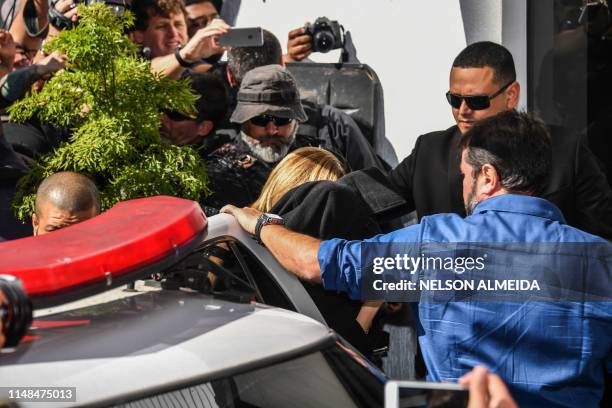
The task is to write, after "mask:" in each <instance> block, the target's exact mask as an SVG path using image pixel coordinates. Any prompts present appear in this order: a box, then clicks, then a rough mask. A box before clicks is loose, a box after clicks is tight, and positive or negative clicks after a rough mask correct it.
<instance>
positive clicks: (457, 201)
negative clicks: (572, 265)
mask: <svg viewBox="0 0 612 408" xmlns="http://www.w3.org/2000/svg"><path fill="white" fill-rule="evenodd" d="M549 130H550V132H551V138H552V150H553V152H552V157H553V158H552V171H551V177H550V179H549V181H548V184H547V186H546V188H545V190H544V193H543V194H541V196H542V197H543V198H546V199H548V200H550V201H552V202H553V203H555V204H556V205H557V206H558V207H559V208H560V209H561V211H562V212H563V215H564V216H565V219H566V221H567V223H568V224H569V225H572V226H574V227H576V228H580V229H581V230H584V231H587V232H590V233H592V234H596V235H599V236H601V237H604V238H606V239H608V240H612V192H611V191H610V187H609V185H608V182H607V179H606V176H605V175H604V174H603V173H602V171H601V169H600V167H599V165H598V164H597V161H596V159H595V157H594V155H593V153H592V152H591V151H590V150H589V149H588V148H587V147H586V145H585V143H584V141H583V139H581V138H579V137H576V136H575V135H572V134H569V133H568V132H565V131H563V129H561V128H550V129H549ZM460 139H461V134H460V132H459V130H458V129H457V126H453V127H451V128H449V129H447V130H444V131H440V132H432V133H428V134H425V135H422V136H419V138H418V139H417V141H416V144H415V147H414V150H413V151H412V153H411V154H410V156H408V157H406V158H405V159H404V160H403V161H402V162H401V163H400V164H399V165H398V166H397V167H396V168H395V169H393V170H392V171H391V172H390V173H389V181H390V182H391V185H392V186H393V188H394V189H395V190H396V192H397V193H398V194H400V195H401V196H402V197H403V198H404V199H405V200H406V208H405V209H406V210H408V211H412V210H416V212H417V215H418V217H419V219H420V218H422V217H424V216H426V215H431V214H437V213H457V214H460V215H462V216H465V208H464V205H463V195H462V179H461V173H460V171H459V162H460V156H459V141H460Z"/></svg>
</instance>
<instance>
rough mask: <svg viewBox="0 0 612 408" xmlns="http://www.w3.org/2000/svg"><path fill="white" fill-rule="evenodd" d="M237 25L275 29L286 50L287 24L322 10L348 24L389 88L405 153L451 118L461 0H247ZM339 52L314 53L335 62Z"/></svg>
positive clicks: (389, 107)
mask: <svg viewBox="0 0 612 408" xmlns="http://www.w3.org/2000/svg"><path fill="white" fill-rule="evenodd" d="M241 3H242V4H241V8H240V12H239V14H238V18H237V20H236V26H237V27H252V26H261V27H263V28H265V29H268V30H270V31H272V32H273V33H274V34H276V36H277V37H278V38H279V40H280V41H281V44H282V45H283V49H284V51H286V49H285V47H286V42H287V32H288V31H289V30H290V29H293V28H296V27H300V26H302V25H303V24H304V23H305V22H306V21H314V19H316V18H317V17H319V16H327V17H329V18H331V19H334V20H338V21H339V22H340V23H341V24H342V25H344V28H345V29H346V30H350V31H351V33H352V36H353V42H354V44H355V46H356V48H357V51H358V54H357V56H358V58H359V59H360V61H361V62H362V63H366V64H368V65H370V66H371V67H372V68H373V69H374V70H375V71H376V73H377V74H378V76H379V78H380V80H381V82H382V85H383V90H384V94H385V115H386V130H387V132H386V133H387V138H388V139H389V140H390V141H391V143H392V144H393V146H394V147H395V150H396V152H397V155H398V158H399V159H400V160H401V159H402V158H404V157H405V156H407V155H408V154H409V153H410V151H411V149H412V147H413V145H414V142H415V140H416V138H417V137H418V136H419V135H420V134H422V133H426V132H430V131H434V130H440V129H446V128H447V127H449V126H451V125H452V124H453V123H454V122H453V118H452V115H451V111H450V107H449V106H448V103H447V102H446V99H445V97H444V94H445V93H446V91H447V90H448V75H449V72H450V67H451V65H452V61H453V59H454V57H455V55H457V54H458V53H459V51H461V49H463V48H464V47H465V45H466V40H465V34H464V30H463V23H462V19H461V9H460V4H459V0H427V1H416V0H266V1H265V3H264V2H263V0H242V2H241ZM338 57H339V53H338V52H330V53H329V54H313V56H312V59H313V60H314V61H317V62H336V61H337V60H338Z"/></svg>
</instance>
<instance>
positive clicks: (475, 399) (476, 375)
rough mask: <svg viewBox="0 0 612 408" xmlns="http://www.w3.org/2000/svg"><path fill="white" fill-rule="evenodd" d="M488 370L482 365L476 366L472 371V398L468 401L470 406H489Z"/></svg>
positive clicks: (471, 407) (470, 384)
mask: <svg viewBox="0 0 612 408" xmlns="http://www.w3.org/2000/svg"><path fill="white" fill-rule="evenodd" d="M488 373H489V372H488V371H487V369H486V368H484V367H482V366H478V367H475V368H474V369H473V370H472V372H471V373H470V374H471V375H470V377H469V389H470V399H469V402H468V407H469V408H486V407H488V399H489V398H488V396H489V392H488V381H487V375H488Z"/></svg>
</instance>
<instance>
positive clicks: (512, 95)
mask: <svg viewBox="0 0 612 408" xmlns="http://www.w3.org/2000/svg"><path fill="white" fill-rule="evenodd" d="M520 95H521V85H520V84H519V83H518V82H517V81H514V83H513V84H512V85H510V86H509V87H508V89H506V108H508V109H516V107H517V106H518V103H519V99H520Z"/></svg>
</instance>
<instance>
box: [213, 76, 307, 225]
mask: <svg viewBox="0 0 612 408" xmlns="http://www.w3.org/2000/svg"><path fill="white" fill-rule="evenodd" d="M306 120H307V116H306V114H305V113H304V109H303V107H302V104H301V102H300V96H299V92H298V89H297V85H296V83H295V79H294V78H293V76H292V75H291V74H290V73H289V72H288V71H287V70H285V69H284V68H283V67H281V66H280V65H267V66H263V67H259V68H255V69H253V70H251V71H249V72H248V73H247V74H246V75H245V77H244V79H243V81H242V84H241V86H240V91H239V92H238V105H237V106H236V109H235V110H234V112H233V114H232V116H231V118H230V121H231V122H233V123H238V124H240V131H239V132H238V134H235V135H232V140H231V141H229V142H227V143H225V144H223V145H222V146H220V147H219V148H218V149H216V150H214V151H213V152H212V153H211V154H209V155H208V156H207V157H206V158H205V160H206V166H207V169H208V177H209V182H210V184H209V186H210V189H211V190H212V194H211V195H210V196H209V197H207V198H206V200H205V203H204V209H205V211H206V212H207V213H208V214H214V213H215V212H216V210H218V209H219V208H221V207H222V206H224V205H225V204H229V203H231V204H235V205H238V206H246V205H250V204H251V203H253V202H254V201H255V200H256V199H257V197H258V196H259V193H260V192H261V189H262V187H263V185H264V184H265V182H266V180H267V178H268V176H269V174H270V172H271V171H272V168H273V167H274V165H276V163H278V162H279V161H280V160H281V159H282V158H283V157H285V155H287V153H288V152H289V150H290V149H291V147H292V145H293V143H294V141H295V134H296V131H297V128H298V124H299V123H300V122H305V121H306Z"/></svg>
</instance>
